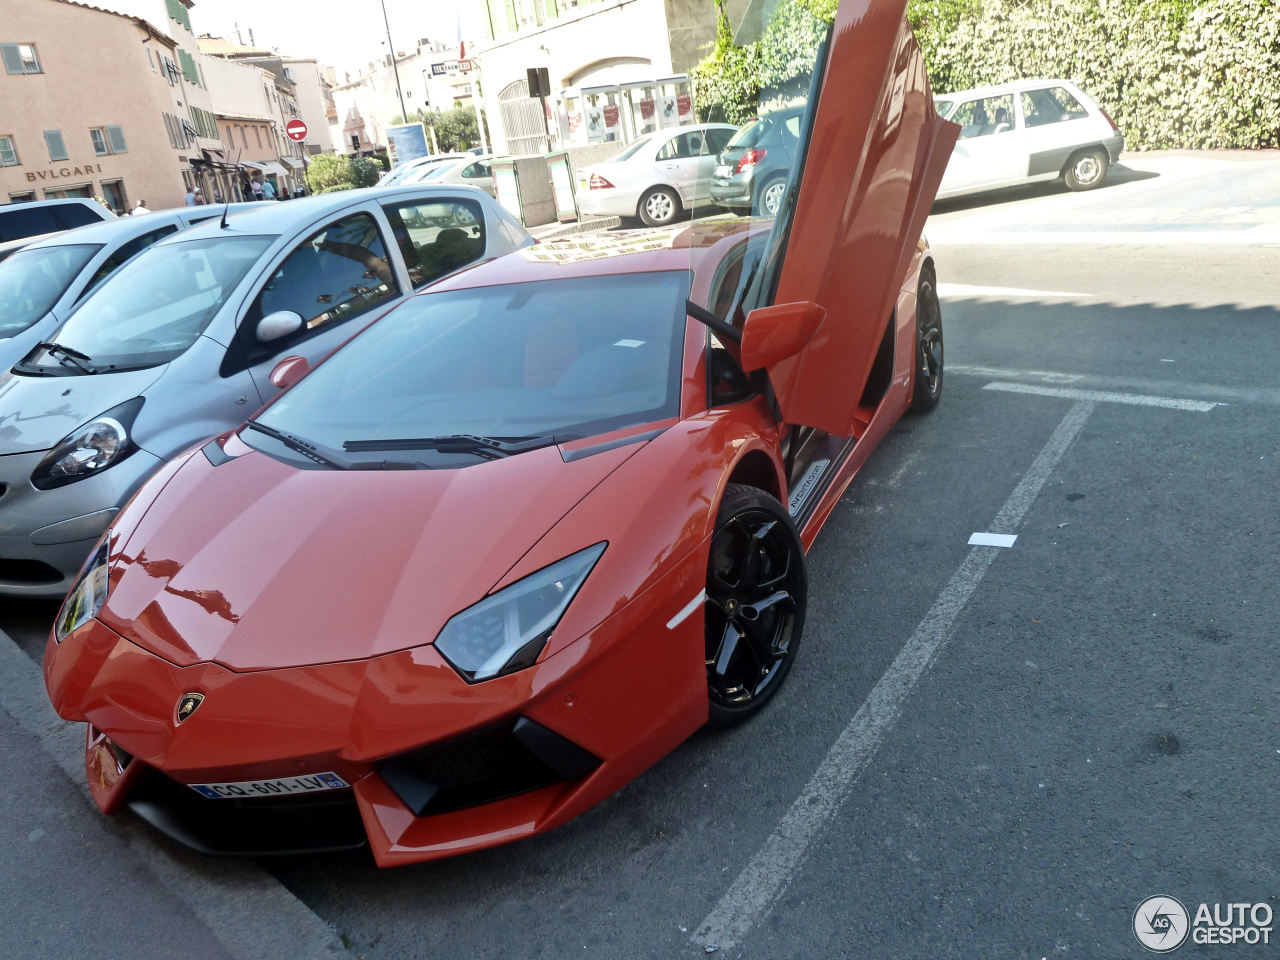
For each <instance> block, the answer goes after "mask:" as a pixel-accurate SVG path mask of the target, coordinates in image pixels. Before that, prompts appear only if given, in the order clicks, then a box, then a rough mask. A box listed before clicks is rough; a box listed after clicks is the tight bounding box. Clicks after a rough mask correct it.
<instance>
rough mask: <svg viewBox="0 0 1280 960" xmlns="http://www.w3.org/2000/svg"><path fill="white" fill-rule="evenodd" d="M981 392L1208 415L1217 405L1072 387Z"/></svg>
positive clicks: (1018, 386) (991, 386) (1010, 386)
mask: <svg viewBox="0 0 1280 960" xmlns="http://www.w3.org/2000/svg"><path fill="white" fill-rule="evenodd" d="M982 389H983V390H1000V391H1002V392H1004V393H1026V394H1032V395H1034V396H1037V397H1062V398H1063V399H1066V400H1091V401H1093V402H1095V403H1126V404H1129V405H1131V406H1137V407H1164V408H1165V409H1166V410H1190V411H1194V412H1195V413H1208V412H1209V411H1210V410H1212V409H1213V408H1214V407H1216V406H1217V405H1218V404H1217V403H1216V402H1210V401H1207V400H1183V399H1181V398H1178V397H1150V396H1146V395H1144V394H1140V393H1107V392H1106V391H1103V390H1077V389H1075V388H1074V387H1038V386H1036V385H1035V384H1031V383H1002V382H999V381H996V382H993V383H988V384H987V385H986V386H985V387H983V388H982Z"/></svg>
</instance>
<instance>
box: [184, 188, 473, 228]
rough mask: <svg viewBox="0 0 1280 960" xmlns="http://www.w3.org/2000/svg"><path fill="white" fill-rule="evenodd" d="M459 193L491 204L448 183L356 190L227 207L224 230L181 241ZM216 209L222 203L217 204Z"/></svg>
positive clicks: (210, 224) (216, 222)
mask: <svg viewBox="0 0 1280 960" xmlns="http://www.w3.org/2000/svg"><path fill="white" fill-rule="evenodd" d="M459 191H466V192H467V195H471V196H474V197H475V198H476V199H480V198H481V197H483V198H484V200H485V201H489V200H490V198H489V195H488V194H487V193H485V192H484V191H483V190H481V189H479V188H478V187H469V186H459V185H456V184H448V185H441V186H434V185H432V184H425V183H411V184H407V185H403V186H402V185H400V184H396V185H395V186H391V187H363V188H360V189H356V190H338V191H335V192H334V193H323V194H320V195H319V196H314V197H302V198H300V199H293V200H287V201H283V202H270V201H269V202H258V203H253V202H251V203H244V204H240V203H232V204H227V205H226V206H228V207H229V208H230V210H231V212H232V213H234V214H235V215H234V216H233V217H231V218H229V219H228V220H227V226H226V228H225V229H224V228H223V227H222V224H221V219H220V218H214V219H213V220H209V221H206V222H205V223H201V224H198V225H197V226H194V227H192V228H191V229H189V230H186V231H184V232H183V233H182V234H181V239H182V240H184V241H186V240H199V239H203V238H205V237H217V236H233V235H237V234H238V235H241V236H264V235H269V234H272V235H274V234H285V233H292V232H293V231H295V230H298V229H301V228H304V227H306V226H308V225H309V224H311V223H312V222H314V221H315V220H317V219H319V218H321V217H326V216H328V215H329V214H331V213H337V212H338V211H339V210H343V209H345V208H346V207H350V206H354V205H356V204H358V203H362V202H364V201H365V200H370V199H376V200H379V201H382V200H394V199H396V198H397V197H421V196H428V197H429V196H432V195H435V194H439V195H442V196H458V193H459ZM213 206H214V207H215V208H216V207H218V206H219V204H214V205H213ZM174 239H175V238H174V237H165V239H164V240H162V241H161V242H162V243H170V242H172V241H173V240H174Z"/></svg>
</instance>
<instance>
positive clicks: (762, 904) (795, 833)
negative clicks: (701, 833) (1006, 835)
mask: <svg viewBox="0 0 1280 960" xmlns="http://www.w3.org/2000/svg"><path fill="white" fill-rule="evenodd" d="M1094 407H1095V404H1094V403H1093V402H1092V401H1089V400H1080V401H1077V402H1076V403H1074V404H1072V406H1071V409H1070V410H1068V411H1067V415H1066V416H1065V417H1063V418H1062V422H1061V423H1059V424H1058V426H1057V428H1056V429H1055V430H1054V431H1053V434H1052V435H1051V436H1050V437H1049V440H1048V442H1047V443H1045V445H1044V448H1043V449H1042V450H1041V451H1040V453H1039V454H1038V455H1037V456H1036V459H1035V461H1034V462H1032V464H1031V467H1030V468H1029V469H1028V470H1027V472H1026V473H1025V474H1024V475H1023V477H1022V479H1021V480H1020V481H1018V485H1017V486H1016V487H1014V489H1013V492H1012V493H1011V494H1009V499H1008V500H1006V501H1005V502H1004V505H1003V506H1002V507H1001V508H1000V511H999V512H998V513H997V514H996V516H995V519H994V521H993V522H992V529H993V530H1004V531H1008V530H1012V529H1013V528H1015V527H1017V525H1018V524H1019V523H1020V522H1021V521H1022V518H1023V517H1024V516H1025V515H1026V512H1027V510H1028V509H1029V508H1030V507H1031V504H1032V502H1033V501H1034V500H1035V498H1036V496H1037V495H1038V494H1039V493H1040V490H1041V488H1042V487H1043V486H1044V484H1045V481H1046V480H1048V479H1049V474H1050V473H1051V472H1052V471H1053V469H1054V467H1056V466H1057V464H1058V462H1059V461H1060V460H1061V459H1062V456H1063V454H1065V453H1066V451H1067V448H1068V447H1069V446H1070V445H1071V442H1072V441H1073V440H1074V439H1075V438H1076V435H1077V434H1078V433H1079V432H1080V428H1081V427H1083V426H1084V423H1085V421H1086V420H1087V419H1088V418H1089V414H1090V413H1092V412H1093V409H1094ZM998 554H999V550H998V549H996V548H993V547H974V548H973V549H971V550H970V551H969V553H968V555H967V556H966V557H965V559H964V561H963V562H962V563H961V564H960V568H959V569H958V570H957V571H956V572H955V574H953V575H952V577H951V579H950V580H949V581H948V582H947V585H946V586H945V587H943V589H942V593H940V594H939V595H938V598H937V599H936V600H934V602H933V606H932V607H930V608H929V612H928V613H926V614H925V617H924V619H923V620H922V621H921V622H920V625H919V626H918V627H916V629H915V632H914V633H912V634H911V637H910V639H908V640H907V642H906V645H905V646H903V648H902V650H901V652H900V653H899V654H898V656H897V658H896V659H895V660H894V661H893V663H892V664H891V665H890V667H889V669H888V670H886V671H885V673H884V676H882V677H881V678H880V680H879V681H878V682H877V683H876V685H875V687H874V688H873V689H872V691H871V693H870V694H869V695H868V696H867V699H866V700H865V701H863V703H862V706H861V707H859V708H858V712H857V713H856V714H855V715H854V717H853V720H852V721H850V723H849V725H848V726H847V727H845V729H844V730H843V732H841V734H840V736H839V737H838V738H837V739H836V742H835V743H834V744H833V745H832V747H831V749H830V751H828V753H827V755H826V757H825V758H824V759H823V761H822V763H821V764H820V765H819V766H818V769H817V771H816V772H815V773H814V775H813V777H812V778H811V779H810V780H809V782H808V783H807V784H806V785H805V788H804V790H803V791H802V792H801V794H800V796H799V797H798V798H797V799H796V801H795V802H794V803H793V804H792V805H791V808H790V809H789V810H788V811H787V812H786V814H785V815H784V816H783V818H782V820H781V821H779V823H778V826H777V827H775V828H774V831H773V833H772V834H770V836H769V838H768V839H767V840H766V841H765V843H764V846H763V847H761V848H760V850H759V851H758V852H757V853H756V855H755V856H754V857H752V858H751V861H750V862H749V863H748V864H747V866H746V867H745V868H744V869H743V871H742V872H741V873H740V874H738V877H737V879H736V880H734V882H733V884H732V886H730V887H729V889H728V891H727V892H726V893H725V895H724V896H723V897H721V898H720V901H719V902H718V903H717V904H716V905H715V907H714V908H713V909H712V911H711V913H710V914H708V915H707V918H706V919H705V920H703V921H702V923H701V925H699V927H698V929H697V931H696V932H695V933H694V935H693V941H694V942H695V943H697V944H700V945H701V946H702V947H704V948H710V947H713V946H714V947H716V948H718V950H720V951H729V950H732V949H733V948H734V947H736V946H737V945H739V944H741V943H742V942H743V940H744V938H745V937H746V935H747V933H748V932H749V931H750V929H751V927H752V925H753V924H754V923H756V921H758V920H760V919H762V918H763V917H764V916H765V915H766V914H767V913H768V911H769V910H770V909H771V908H772V906H773V904H774V903H775V902H776V901H777V899H778V898H779V897H780V896H781V895H782V893H783V892H784V891H785V890H786V888H787V885H788V884H789V883H790V882H791V877H792V875H793V874H794V873H795V871H796V869H797V868H798V867H799V866H800V864H801V863H802V862H803V860H804V859H805V857H806V856H807V855H808V852H809V848H810V846H811V845H812V844H813V842H814V840H815V839H816V838H817V836H818V833H819V831H821V830H822V828H823V827H824V826H825V825H826V823H827V821H828V820H830V819H831V817H832V815H833V814H834V813H835V812H836V810H837V809H839V807H840V805H841V803H843V802H844V798H845V796H846V795H847V794H848V792H849V790H850V788H851V787H852V786H853V782H854V781H855V780H856V779H857V777H858V775H859V774H860V773H861V772H862V769H863V767H865V766H866V764H867V762H868V761H869V760H870V759H871V757H872V756H873V755H874V754H875V751H876V749H877V748H878V747H879V746H880V742H881V740H883V739H884V736H885V733H886V732H887V731H888V730H889V728H890V727H892V726H893V724H894V723H895V722H896V721H897V719H898V714H899V713H900V712H901V710H902V705H903V703H904V701H905V700H906V698H907V695H908V694H910V693H911V691H912V690H913V689H914V688H915V685H916V683H917V682H918V681H919V680H920V678H921V676H923V675H924V672H925V671H926V670H927V669H928V668H929V665H930V664H931V663H932V662H933V661H934V659H935V658H936V657H937V655H938V654H939V653H940V652H941V651H942V650H943V649H944V648H945V647H946V645H947V642H948V641H949V640H950V639H951V635H952V632H953V631H954V629H955V624H956V621H957V620H958V619H959V617H960V614H961V613H963V612H964V609H965V607H966V606H967V605H968V603H969V599H970V598H971V597H972V596H973V593H974V591H975V590H976V589H977V587H978V584H980V583H981V582H982V578H983V576H984V575H985V574H986V572H987V568H988V567H990V566H991V563H992V561H993V560H994V559H995V558H996V556H997V555H998Z"/></svg>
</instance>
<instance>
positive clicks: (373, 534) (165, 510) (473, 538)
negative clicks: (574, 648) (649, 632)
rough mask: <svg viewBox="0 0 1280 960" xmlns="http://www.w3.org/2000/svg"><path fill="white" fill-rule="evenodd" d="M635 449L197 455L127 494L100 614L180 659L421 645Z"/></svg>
mask: <svg viewBox="0 0 1280 960" xmlns="http://www.w3.org/2000/svg"><path fill="white" fill-rule="evenodd" d="M640 446H642V444H632V445H630V446H626V447H621V448H617V449H613V450H606V451H604V452H601V453H598V454H596V455H594V456H589V457H584V458H582V459H577V460H572V461H571V462H569V463H565V462H563V461H562V459H561V456H560V453H559V450H558V448H556V447H547V448H544V449H541V450H533V451H530V452H527V453H523V454H518V455H516V456H512V457H507V458H504V459H501V460H494V461H488V462H482V463H478V464H477V465H475V466H472V467H466V468H463V469H439V470H392V471H361V470H353V471H343V470H323V469H299V468H297V467H293V466H290V465H288V464H285V463H281V462H279V461H276V460H274V459H272V458H271V457H268V456H266V455H265V454H262V453H258V452H246V453H244V454H243V455H241V456H238V457H235V458H234V459H232V460H230V461H229V462H226V463H223V464H221V465H220V466H216V467H215V466H213V465H212V463H211V462H210V460H209V459H208V458H206V457H205V456H203V455H200V454H196V455H195V456H192V457H191V458H190V459H189V460H188V461H187V462H186V463H185V464H183V466H182V467H181V468H180V469H179V470H178V471H177V472H176V473H175V474H174V476H173V477H172V479H170V480H169V481H168V482H167V483H166V484H165V485H164V487H163V489H162V490H161V491H160V493H159V494H158V495H156V497H155V500H154V501H153V502H152V503H151V504H150V506H149V507H148V506H146V505H145V504H135V506H134V508H133V509H144V510H145V511H146V513H145V516H143V517H142V519H141V521H137V519H136V518H133V520H134V521H135V522H137V526H136V527H135V528H134V530H133V532H132V533H131V534H126V535H125V536H126V537H127V539H126V541H125V542H124V543H123V544H114V545H113V547H112V555H113V557H115V558H116V559H115V562H114V565H113V567H112V573H111V580H112V589H111V594H110V596H109V598H108V601H107V604H106V605H105V606H104V607H103V609H102V611H101V612H100V613H99V619H101V620H102V622H104V623H105V624H106V625H107V626H109V627H111V628H112V629H113V630H115V631H116V632H117V633H119V634H121V635H123V636H124V637H126V638H128V639H130V640H132V641H133V642H135V643H137V644H139V645H140V646H142V647H144V648H146V649H147V650H149V651H151V652H152V653H154V654H156V655H157V656H160V657H163V658H164V659H166V660H168V661H170V662H172V663H175V664H178V665H179V666H187V665H190V664H194V663H198V662H204V661H213V662H216V663H219V664H221V665H223V666H225V667H227V668H229V669H231V670H236V671H249V670H265V669H272V668H280V667H291V666H304V665H310V664H320V663H332V662H337V661H345V660H359V659H364V658H368V657H374V656H379V655H381V654H386V653H391V652H393V651H397V650H403V649H406V648H410V647H416V646H422V645H424V644H428V643H431V642H432V641H433V640H434V639H435V637H436V635H437V634H438V633H439V632H440V629H441V627H443V626H444V624H445V622H446V621H447V620H448V619H449V618H450V617H451V616H452V615H453V614H455V613H457V612H458V611H460V610H463V609H464V608H466V607H468V606H470V605H471V604H473V603H475V602H476V601H478V600H480V599H481V598H483V597H484V596H485V595H486V594H487V593H488V592H489V591H490V590H491V589H492V587H493V586H494V584H496V583H497V582H498V581H499V580H500V579H501V578H502V576H503V574H505V573H506V572H507V571H508V570H509V569H510V568H511V567H512V566H513V565H514V564H515V563H516V562H518V561H519V560H520V558H521V557H522V556H523V555H524V554H525V553H526V552H527V551H528V550H529V549H530V548H531V547H532V546H533V545H534V544H535V543H536V542H537V541H538V540H539V538H541V537H542V536H543V535H544V534H545V533H546V532H547V531H548V530H549V529H550V528H551V527H553V526H554V525H555V524H556V523H557V522H558V521H559V520H560V519H561V518H562V517H563V516H564V515H565V514H566V513H567V512H568V511H569V510H570V509H571V508H572V507H573V506H574V505H575V504H576V503H578V501H580V500H581V499H582V498H583V497H584V496H586V495H587V494H588V493H589V492H590V491H591V490H592V489H594V488H595V487H596V486H597V485H598V484H599V483H600V482H601V481H602V480H604V479H605V477H607V476H608V475H609V474H610V473H612V472H613V471H614V470H615V469H617V468H618V467H619V466H620V465H621V464H622V463H623V462H625V461H626V460H627V459H628V458H629V457H631V456H632V455H633V454H634V453H635V452H636V450H637V449H639V448H640ZM227 449H229V450H232V451H235V450H236V449H240V450H247V449H248V448H246V447H244V446H243V443H242V442H241V441H240V440H239V439H238V438H236V437H233V438H231V439H230V440H228V441H227ZM129 512H130V511H129V509H128V508H127V509H126V511H125V514H124V515H122V518H121V520H122V521H123V522H126V523H127V522H128V520H129V519H130V518H129V517H128V514H129ZM589 545H590V542H589V538H588V541H584V542H583V543H582V546H583V547H585V546H589Z"/></svg>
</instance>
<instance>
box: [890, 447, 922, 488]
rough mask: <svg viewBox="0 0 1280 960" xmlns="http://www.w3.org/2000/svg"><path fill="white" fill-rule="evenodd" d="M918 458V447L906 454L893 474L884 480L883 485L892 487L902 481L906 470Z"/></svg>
mask: <svg viewBox="0 0 1280 960" xmlns="http://www.w3.org/2000/svg"><path fill="white" fill-rule="evenodd" d="M919 459H920V450H919V448H917V449H915V450H912V451H911V453H909V454H908V455H907V458H906V459H905V460H903V461H902V463H900V464H899V465H898V469H897V470H895V471H893V476H891V477H890V478H889V479H888V480H887V481H885V486H886V487H890V488H892V487H896V486H897V485H898V484H900V483H901V482H902V478H903V477H905V476H906V475H907V471H908V470H910V469H911V465H912V464H913V463H915V462H916V461H917V460H919Z"/></svg>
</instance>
